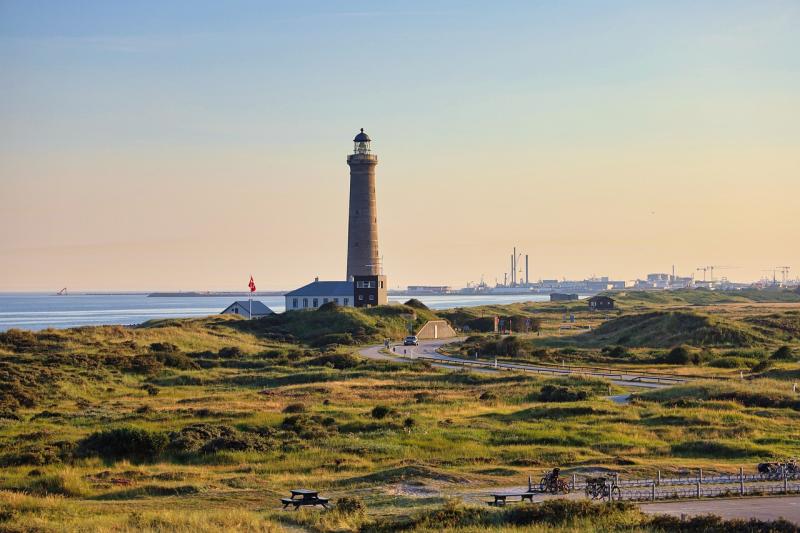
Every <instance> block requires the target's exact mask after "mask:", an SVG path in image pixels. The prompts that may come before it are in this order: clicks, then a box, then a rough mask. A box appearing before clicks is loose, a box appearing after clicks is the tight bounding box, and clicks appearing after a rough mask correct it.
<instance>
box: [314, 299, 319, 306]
mask: <svg viewBox="0 0 800 533" xmlns="http://www.w3.org/2000/svg"><path fill="white" fill-rule="evenodd" d="M314 307H319V300H318V299H317V298H314Z"/></svg>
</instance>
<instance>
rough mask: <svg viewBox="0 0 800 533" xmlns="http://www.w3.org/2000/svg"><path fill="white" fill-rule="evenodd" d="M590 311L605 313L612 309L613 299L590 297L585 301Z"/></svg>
mask: <svg viewBox="0 0 800 533" xmlns="http://www.w3.org/2000/svg"><path fill="white" fill-rule="evenodd" d="M587 302H588V303H589V310H590V311H607V310H610V309H614V299H613V298H610V297H608V296H592V297H591V298H589V299H588V300H587Z"/></svg>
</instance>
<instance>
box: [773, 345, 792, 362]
mask: <svg viewBox="0 0 800 533" xmlns="http://www.w3.org/2000/svg"><path fill="white" fill-rule="evenodd" d="M770 359H775V360H776V361H794V359H795V356H794V354H793V353H792V349H791V348H790V347H788V346H781V347H780V348H778V349H777V350H775V353H773V354H772V355H771V356H770Z"/></svg>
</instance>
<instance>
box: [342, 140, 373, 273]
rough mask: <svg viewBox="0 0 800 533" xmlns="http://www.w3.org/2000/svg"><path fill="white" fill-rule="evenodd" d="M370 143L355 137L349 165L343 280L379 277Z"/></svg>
mask: <svg viewBox="0 0 800 533" xmlns="http://www.w3.org/2000/svg"><path fill="white" fill-rule="evenodd" d="M371 142H372V140H371V139H370V138H369V135H367V134H366V133H364V128H361V133H359V134H358V135H356V136H355V138H354V139H353V143H354V145H355V147H354V150H353V153H352V154H350V155H348V156H347V164H348V165H349V166H350V211H349V218H348V228H347V277H346V279H348V280H349V279H352V277H353V276H377V275H379V274H381V264H380V263H381V259H380V254H379V253H378V209H377V202H376V193H375V167H376V166H377V164H378V156H377V155H375V154H373V153H371V152H370V143H371Z"/></svg>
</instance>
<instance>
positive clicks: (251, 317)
mask: <svg viewBox="0 0 800 533" xmlns="http://www.w3.org/2000/svg"><path fill="white" fill-rule="evenodd" d="M252 282H253V275H252V274H250V283H252ZM248 289H250V318H249V320H253V287H252V286H251V287H248Z"/></svg>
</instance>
